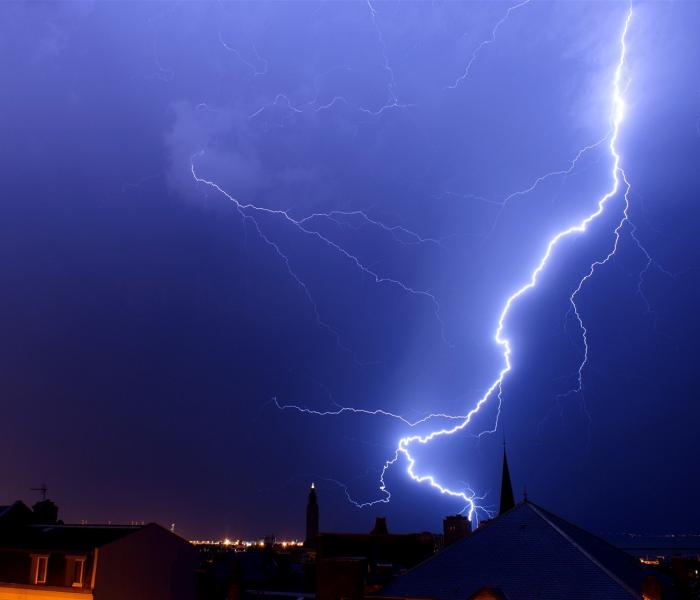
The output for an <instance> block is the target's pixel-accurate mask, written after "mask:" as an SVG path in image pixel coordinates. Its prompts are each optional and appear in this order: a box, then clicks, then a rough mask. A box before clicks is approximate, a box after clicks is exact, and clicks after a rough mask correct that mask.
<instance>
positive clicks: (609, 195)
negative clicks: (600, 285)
mask: <svg viewBox="0 0 700 600" xmlns="http://www.w3.org/2000/svg"><path fill="white" fill-rule="evenodd" d="M526 3H527V0H525V1H523V2H521V3H519V4H516V5H514V6H513V7H511V8H510V9H509V11H508V12H507V13H506V15H505V16H504V17H503V18H502V19H501V20H500V21H499V22H498V23H497V24H496V26H495V27H494V30H493V31H492V36H491V39H490V40H487V41H486V42H483V43H482V44H481V45H480V46H479V48H477V50H476V51H475V54H474V55H473V56H472V61H470V64H469V65H468V66H467V70H466V72H465V73H466V74H465V76H464V77H466V75H468V72H469V66H470V65H471V63H472V62H473V60H474V59H475V58H476V55H478V52H479V51H480V49H481V48H483V47H484V46H485V45H486V44H487V43H492V42H493V41H494V40H495V35H496V32H497V30H498V27H500V25H501V24H502V23H503V22H504V21H505V20H506V19H507V17H508V16H509V15H510V13H511V12H512V11H513V10H515V9H516V8H518V7H520V6H523V5H524V4H526ZM631 20H632V5H631V4H630V6H629V9H628V11H627V14H626V17H625V19H624V24H623V27H622V31H621V33H620V38H619V44H620V54H619V58H618V62H617V64H616V67H615V71H614V77H613V82H612V99H611V111H610V134H609V135H608V136H606V138H604V139H603V140H600V141H599V142H596V144H594V145H592V146H587V147H585V148H584V149H582V150H581V151H580V152H579V153H578V154H577V156H576V157H575V158H574V160H573V161H572V162H571V164H570V167H569V168H568V169H566V170H563V171H558V172H552V173H549V174H547V175H545V176H543V177H540V178H538V179H537V180H536V181H535V182H534V183H533V184H532V185H531V186H530V188H528V189H534V187H536V186H537V185H538V184H539V183H541V182H542V181H543V180H544V179H546V178H548V177H552V176H555V175H561V174H566V173H568V172H570V171H571V170H573V168H575V166H576V162H577V161H578V159H579V158H580V157H581V156H582V155H583V153H585V152H587V151H588V150H590V149H591V148H592V147H595V146H597V145H599V144H601V143H602V142H603V141H604V140H605V139H607V140H608V149H609V151H610V155H611V157H612V168H611V172H610V177H611V185H610V188H609V189H608V191H607V192H605V193H604V194H603V195H602V196H601V197H600V198H599V199H598V201H597V203H596V208H595V210H594V211H593V212H591V213H590V214H588V216H586V217H585V218H583V219H582V220H581V221H579V222H578V223H575V224H574V225H571V226H569V227H568V228H566V229H563V230H561V231H559V232H558V233H557V234H555V235H554V237H552V238H551V239H550V240H549V242H548V243H547V245H546V248H545V251H544V253H543V255H542V256H541V258H540V260H539V262H537V264H536V266H535V267H534V269H533V270H532V272H531V273H530V277H529V279H528V280H527V281H526V282H525V283H524V284H523V285H521V286H520V287H519V288H517V289H516V290H515V291H514V292H513V293H512V294H511V295H510V296H509V297H508V298H507V299H506V302H505V304H504V306H503V309H502V310H501V313H500V316H499V318H498V324H497V327H496V332H495V335H494V341H495V342H496V344H497V345H498V346H500V347H501V348H502V350H503V354H502V358H503V367H502V368H501V370H500V371H499V373H498V376H497V377H496V378H495V379H494V381H493V382H492V383H491V385H490V386H489V387H488V388H487V389H486V391H485V392H484V394H483V395H482V396H481V398H479V399H478V401H477V402H476V404H475V405H474V406H473V408H472V409H471V410H470V411H469V412H468V413H467V414H466V415H464V416H460V417H456V418H458V419H459V421H460V422H459V423H458V424H456V425H454V426H452V427H443V428H441V429H436V430H434V431H432V432H430V433H428V434H425V435H420V434H416V435H408V436H404V437H402V438H401V439H400V440H399V442H398V445H397V447H396V449H395V451H394V453H393V455H392V456H391V458H389V459H388V460H387V461H386V462H385V463H384V465H383V467H382V469H381V474H380V477H379V484H380V485H379V493H380V496H381V497H380V498H378V499H376V500H372V501H369V502H357V501H355V500H353V499H352V498H351V496H350V494H349V492H348V489H347V486H343V487H345V493H346V496H347V497H348V499H349V500H350V501H351V502H352V503H353V504H354V505H355V506H358V507H360V508H362V507H367V506H372V505H374V504H377V503H386V502H389V500H390V499H391V493H390V492H389V490H388V489H387V485H386V482H385V476H386V473H387V471H388V470H389V469H390V468H391V467H392V466H394V465H395V464H396V463H397V462H398V461H399V459H401V458H403V459H404V460H405V461H406V464H407V466H406V473H407V474H408V476H409V478H410V479H411V480H412V481H414V482H416V483H420V484H427V485H428V486H429V487H430V488H432V489H434V490H436V491H438V492H439V493H440V494H442V495H444V496H448V497H451V498H455V499H457V500H460V501H461V502H463V504H464V508H463V510H464V512H466V513H467V514H468V516H469V518H470V519H475V518H478V514H477V513H478V511H479V510H480V509H481V510H483V508H482V507H481V506H480V505H479V504H478V502H479V500H480V499H481V498H479V497H477V496H476V494H475V493H474V492H473V490H471V489H469V488H465V489H464V490H453V489H450V488H449V487H447V486H445V485H443V484H442V483H440V482H439V481H438V480H437V478H436V477H435V476H433V475H430V474H424V473H419V472H418V471H417V469H416V467H417V461H416V459H415V457H414V456H413V454H412V452H411V450H412V448H413V446H415V445H421V446H425V445H427V444H429V443H430V442H432V441H433V440H435V439H438V438H443V437H447V436H451V435H454V434H456V433H459V432H461V431H463V430H465V429H466V428H467V427H468V426H469V424H470V423H471V422H472V419H473V418H474V416H475V415H476V414H477V413H479V411H480V410H481V409H482V408H483V407H484V405H486V404H487V403H488V402H489V401H490V400H491V399H492V398H493V397H494V396H495V397H496V398H497V401H498V411H499V414H500V405H501V402H502V399H503V398H502V392H503V383H504V381H505V379H506V376H507V375H508V373H510V371H511V370H512V360H511V359H512V346H511V343H510V340H509V339H508V337H506V335H505V327H506V322H507V319H508V316H509V314H510V312H511V309H512V308H513V306H514V305H515V304H516V303H517V301H518V300H520V298H522V297H523V296H524V295H526V294H527V293H528V292H529V291H530V290H532V289H534V288H535V287H536V286H537V282H538V280H539V278H540V275H541V274H542V272H543V271H544V270H545V269H546V267H547V264H548V263H549V261H550V258H551V257H552V255H553V254H554V252H555V250H556V249H557V247H558V246H559V244H560V243H561V242H562V240H564V239H567V238H570V237H572V236H575V235H578V234H583V233H585V232H586V231H587V230H588V227H589V226H590V225H591V223H593V222H594V221H596V220H597V219H598V218H599V217H600V216H601V215H602V214H603V213H604V212H605V209H606V207H607V205H608V204H609V202H610V201H611V199H613V198H614V197H615V196H616V195H617V194H618V192H619V191H620V190H621V189H624V194H623V198H624V208H623V211H622V217H621V219H620V221H618V223H617V225H616V227H615V229H614V231H613V238H614V241H613V245H612V248H611V249H610V251H609V252H608V253H607V254H606V255H605V256H604V257H603V258H601V259H598V260H596V261H594V262H593V263H592V264H591V266H590V268H589V269H588V271H587V273H586V274H585V275H584V276H583V277H582V278H581V280H580V281H579V283H578V285H577V286H576V288H575V289H574V291H573V292H572V294H571V296H570V297H569V301H570V304H571V307H572V310H573V312H574V314H575V315H576V318H577V320H578V323H579V326H580V328H581V331H582V339H583V345H584V357H583V360H582V362H581V363H580V365H579V368H578V386H577V388H576V389H577V390H580V389H581V388H582V377H583V371H584V369H585V366H586V364H587V362H588V331H587V329H586V327H585V325H584V322H583V319H582V317H581V313H580V311H579V308H578V306H577V304H576V299H577V296H578V294H579V293H580V292H581V290H582V288H583V286H584V285H585V284H586V283H587V282H588V281H589V280H590V279H591V278H592V277H593V275H594V274H595V273H596V271H597V270H598V269H599V268H600V267H602V266H604V265H605V264H607V263H608V262H609V261H610V260H611V259H612V257H613V256H614V255H615V253H616V252H617V249H618V246H619V243H620V238H621V231H622V229H623V227H624V226H625V224H627V223H629V207H630V201H629V193H630V184H629V181H628V180H627V176H626V174H625V172H624V170H623V168H622V159H621V156H620V153H619V151H618V149H617V140H618V137H619V134H620V128H621V125H622V122H623V119H624V115H625V101H624V97H623V87H622V77H623V70H624V68H625V61H626V56H627V32H628V30H629V25H630V22H631ZM464 77H463V78H460V79H459V80H457V82H455V83H456V85H458V84H459V82H460V81H461V80H462V79H464ZM526 191H527V190H524V191H523V192H522V193H526ZM511 196H513V195H511ZM632 233H633V234H634V231H633V232H632ZM574 391H575V390H574ZM278 408H280V409H283V410H284V409H289V408H293V409H295V410H298V411H300V412H303V413H310V414H316V415H319V416H328V415H340V414H344V413H359V414H368V415H380V416H389V417H392V418H398V419H399V420H401V421H403V422H404V423H405V424H407V425H409V426H411V427H413V426H415V425H416V424H418V423H419V422H421V423H422V422H427V421H429V420H430V419H432V418H435V417H437V416H441V417H447V418H452V417H450V416H448V415H428V416H427V417H424V418H423V419H422V420H421V421H418V422H411V421H408V420H407V419H405V418H404V417H401V416H400V415H395V414H392V413H388V412H387V411H384V410H364V409H351V408H347V407H340V408H339V409H338V410H336V411H326V412H321V411H312V410H310V409H305V408H303V407H298V406H281V405H279V404H278ZM497 423H498V416H497V417H496V426H495V427H497ZM495 427H494V429H493V430H491V431H495ZM482 433H484V432H482Z"/></svg>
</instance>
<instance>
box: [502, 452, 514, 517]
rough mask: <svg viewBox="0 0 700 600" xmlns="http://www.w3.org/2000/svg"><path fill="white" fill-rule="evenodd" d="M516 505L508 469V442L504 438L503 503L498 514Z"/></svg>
mask: <svg viewBox="0 0 700 600" xmlns="http://www.w3.org/2000/svg"><path fill="white" fill-rule="evenodd" d="M514 506H515V498H514V497H513V484H512V483H511V482H510V470H509V469H508V457H507V456H506V442H505V440H503V472H502V473H501V503H500V505H499V507H498V514H499V515H502V514H503V513H504V512H506V511H507V510H510V509H511V508H513V507H514Z"/></svg>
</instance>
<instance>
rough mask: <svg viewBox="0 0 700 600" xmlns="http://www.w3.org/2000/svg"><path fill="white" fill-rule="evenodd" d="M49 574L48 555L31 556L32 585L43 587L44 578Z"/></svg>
mask: <svg viewBox="0 0 700 600" xmlns="http://www.w3.org/2000/svg"><path fill="white" fill-rule="evenodd" d="M48 572H49V555H48V554H34V555H32V579H31V580H32V583H33V584H34V585H45V584H46V576H47V575H48Z"/></svg>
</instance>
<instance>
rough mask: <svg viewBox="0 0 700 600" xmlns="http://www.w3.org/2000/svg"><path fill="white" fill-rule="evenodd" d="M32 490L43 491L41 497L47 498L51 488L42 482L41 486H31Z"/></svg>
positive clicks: (30, 489)
mask: <svg viewBox="0 0 700 600" xmlns="http://www.w3.org/2000/svg"><path fill="white" fill-rule="evenodd" d="M29 491H30V492H41V499H42V500H46V493H47V492H48V491H49V488H47V487H46V484H45V483H42V484H41V487H38V488H29Z"/></svg>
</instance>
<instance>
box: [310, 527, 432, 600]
mask: <svg viewBox="0 0 700 600" xmlns="http://www.w3.org/2000/svg"><path fill="white" fill-rule="evenodd" d="M434 551H435V536H434V535H433V534H432V533H428V532H424V533H408V534H392V533H389V528H388V527H387V523H386V519H385V518H384V517H378V518H377V520H376V522H375V524H374V528H373V529H372V531H371V532H370V533H325V532H324V533H321V534H319V536H318V546H317V553H316V560H317V562H316V569H317V577H316V600H338V598H346V599H348V600H356V599H358V598H361V597H362V595H361V594H362V593H363V590H364V593H365V594H371V593H374V592H376V591H378V590H379V589H380V588H381V587H382V586H383V585H385V584H386V583H387V582H388V581H389V580H390V579H391V578H392V577H395V576H396V575H397V574H399V573H402V572H404V571H405V570H406V569H410V568H412V567H414V566H415V565H417V564H419V563H421V562H422V561H424V560H425V559H426V558H428V557H430V556H432V555H433V553H434Z"/></svg>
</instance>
